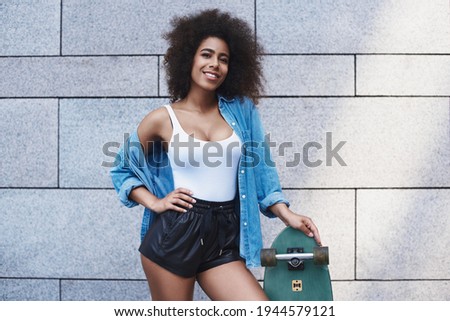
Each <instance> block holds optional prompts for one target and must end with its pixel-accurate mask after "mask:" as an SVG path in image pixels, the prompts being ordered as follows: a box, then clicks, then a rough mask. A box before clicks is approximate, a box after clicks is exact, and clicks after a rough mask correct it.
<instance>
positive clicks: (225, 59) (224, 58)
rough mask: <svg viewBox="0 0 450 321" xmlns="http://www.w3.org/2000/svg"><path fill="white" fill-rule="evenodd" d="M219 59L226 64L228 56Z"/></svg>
mask: <svg viewBox="0 0 450 321" xmlns="http://www.w3.org/2000/svg"><path fill="white" fill-rule="evenodd" d="M220 61H222V62H223V63H224V64H228V58H227V57H222V58H220Z"/></svg>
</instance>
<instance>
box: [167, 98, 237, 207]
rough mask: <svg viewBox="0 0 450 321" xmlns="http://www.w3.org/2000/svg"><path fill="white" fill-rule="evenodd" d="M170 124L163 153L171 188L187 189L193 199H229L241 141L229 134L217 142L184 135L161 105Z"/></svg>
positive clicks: (233, 193) (170, 107)
mask: <svg viewBox="0 0 450 321" xmlns="http://www.w3.org/2000/svg"><path fill="white" fill-rule="evenodd" d="M165 107H166V109H167V111H168V112H169V116H170V119H171V121H172V127H173V131H172V136H171V138H170V141H169V144H168V150H167V152H168V153H167V154H168V157H169V161H170V165H171V166H172V171H173V179H174V183H175V188H179V187H184V188H187V189H189V190H191V191H192V192H193V193H194V194H193V195H192V196H193V197H196V198H200V199H203V200H207V201H212V202H225V201H230V200H233V199H234V197H235V195H236V190H237V182H236V180H237V169H238V165H239V160H240V157H241V141H240V139H239V137H238V136H237V135H236V133H235V132H234V131H233V134H231V136H230V137H228V138H226V139H223V140H220V141H204V140H200V139H197V138H194V137H192V136H190V135H188V134H187V133H186V132H185V131H184V130H183V128H182V127H181V125H180V123H179V121H178V119H177V117H176V115H175V113H174V111H173V109H172V106H170V105H166V106H165Z"/></svg>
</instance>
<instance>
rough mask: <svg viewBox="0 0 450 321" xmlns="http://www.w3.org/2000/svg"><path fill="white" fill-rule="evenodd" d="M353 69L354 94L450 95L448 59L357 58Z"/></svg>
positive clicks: (447, 57)
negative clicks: (355, 92) (354, 76)
mask: <svg viewBox="0 0 450 321" xmlns="http://www.w3.org/2000/svg"><path fill="white" fill-rule="evenodd" d="M356 70H357V76H356V79H357V86H356V87H357V94H358V95H388V96H389V95H400V96H401V95H408V96H449V95H450V56H436V55H435V56H430V55H428V56H374V55H368V56H358V57H357V67H356Z"/></svg>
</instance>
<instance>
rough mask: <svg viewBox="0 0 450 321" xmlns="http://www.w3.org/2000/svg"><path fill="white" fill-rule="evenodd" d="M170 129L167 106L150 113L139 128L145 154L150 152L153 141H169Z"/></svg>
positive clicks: (138, 131)
mask: <svg viewBox="0 0 450 321" xmlns="http://www.w3.org/2000/svg"><path fill="white" fill-rule="evenodd" d="M170 130H171V127H170V119H169V114H168V112H167V110H166V108H163V107H162V108H158V109H155V110H153V111H151V112H150V113H148V114H147V115H146V116H145V117H144V119H143V120H142V121H141V123H140V124H139V126H138V129H137V134H138V137H139V141H140V142H141V144H142V147H143V149H144V152H145V154H148V152H149V150H150V149H151V146H152V143H153V142H156V141H168V139H169V138H170V136H169V135H170Z"/></svg>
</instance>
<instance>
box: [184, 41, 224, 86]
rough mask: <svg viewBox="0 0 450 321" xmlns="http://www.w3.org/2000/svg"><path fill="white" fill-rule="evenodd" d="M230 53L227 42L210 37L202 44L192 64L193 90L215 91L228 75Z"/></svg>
mask: <svg viewBox="0 0 450 321" xmlns="http://www.w3.org/2000/svg"><path fill="white" fill-rule="evenodd" d="M229 60H230V52H229V49H228V45H227V43H226V42H225V41H223V40H222V39H220V38H216V37H208V38H206V39H205V40H203V41H202V42H201V43H200V46H199V47H198V49H197V51H196V53H195V56H194V61H193V63H192V71H191V90H192V89H195V88H198V89H202V90H206V91H215V90H216V89H217V88H219V86H220V85H221V84H222V83H223V82H224V80H225V78H226V76H227V74H228V62H229Z"/></svg>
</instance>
